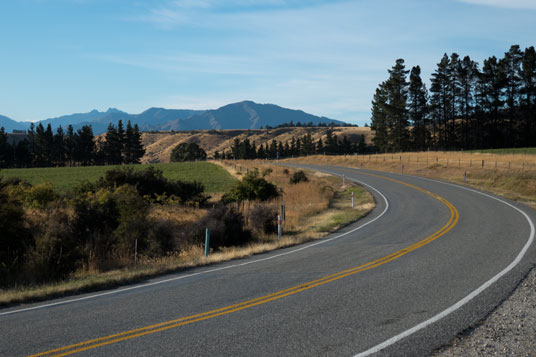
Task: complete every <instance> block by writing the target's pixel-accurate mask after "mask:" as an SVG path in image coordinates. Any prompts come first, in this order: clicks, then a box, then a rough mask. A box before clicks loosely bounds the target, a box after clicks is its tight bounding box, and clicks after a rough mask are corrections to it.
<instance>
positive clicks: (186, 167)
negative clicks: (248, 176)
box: [0, 162, 236, 193]
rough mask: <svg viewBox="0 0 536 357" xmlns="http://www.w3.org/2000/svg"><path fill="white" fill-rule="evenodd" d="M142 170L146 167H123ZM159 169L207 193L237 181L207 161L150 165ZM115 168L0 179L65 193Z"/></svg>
mask: <svg viewBox="0 0 536 357" xmlns="http://www.w3.org/2000/svg"><path fill="white" fill-rule="evenodd" d="M125 166H131V167H133V168H134V169H135V170H141V169H144V168H146V167H147V166H148V165H125ZM150 166H154V167H156V168H157V169H159V170H162V172H163V175H164V177H166V178H168V179H173V180H181V181H199V182H201V183H202V184H203V185H204V186H205V190H206V192H209V193H216V192H227V191H229V189H230V188H231V186H232V185H233V184H234V182H235V181H236V180H235V179H234V178H233V177H232V176H231V175H230V174H229V173H228V172H227V171H225V170H224V169H223V168H222V167H220V166H218V165H214V164H212V163H209V162H180V163H159V164H152V165H150ZM116 167H118V166H85V167H81V166H80V167H44V168H30V169H6V170H0V177H2V176H3V177H5V178H8V177H19V178H21V179H23V180H25V181H28V182H29V183H31V184H32V185H36V184H40V183H42V182H50V183H52V184H53V185H54V187H55V188H56V189H57V190H59V191H67V190H69V189H70V188H72V187H74V186H76V185H78V184H79V183H81V182H84V181H90V182H93V181H96V180H97V179H98V178H99V177H102V176H104V174H105V173H106V171H108V170H110V169H113V168H116Z"/></svg>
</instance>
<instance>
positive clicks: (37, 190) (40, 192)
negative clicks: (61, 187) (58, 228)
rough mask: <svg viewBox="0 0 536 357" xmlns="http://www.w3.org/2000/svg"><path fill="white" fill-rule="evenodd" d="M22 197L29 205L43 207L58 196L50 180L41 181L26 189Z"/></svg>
mask: <svg viewBox="0 0 536 357" xmlns="http://www.w3.org/2000/svg"><path fill="white" fill-rule="evenodd" d="M24 198H25V201H26V204H27V205H28V206H29V207H31V208H41V209H43V208H45V207H46V206H47V205H48V204H49V203H51V202H54V201H56V200H58V199H59V198H60V196H59V195H58V194H57V193H56V192H55V191H54V186H53V185H52V184H51V183H50V182H43V183H41V184H39V185H35V186H32V187H30V188H28V189H26V190H25V192H24Z"/></svg>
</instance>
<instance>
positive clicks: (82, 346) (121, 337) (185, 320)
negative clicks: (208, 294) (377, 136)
mask: <svg viewBox="0 0 536 357" xmlns="http://www.w3.org/2000/svg"><path fill="white" fill-rule="evenodd" d="M360 173H361V174H365V175H369V176H375V177H379V178H382V179H386V180H389V181H393V182H396V183H399V184H402V185H405V186H408V187H411V188H413V189H416V190H418V191H421V192H423V193H425V194H427V195H429V196H431V197H433V198H435V199H437V200H439V201H440V202H441V203H443V204H444V205H445V206H446V207H447V208H448V209H449V211H450V218H449V220H448V222H447V223H446V224H445V225H444V226H443V227H441V228H440V229H439V230H438V231H437V232H435V233H434V234H432V235H431V236H429V237H427V238H425V239H423V240H421V241H419V242H416V243H414V244H412V245H410V246H408V247H406V248H403V249H400V250H397V251H396V252H393V253H391V254H389V255H386V256H384V257H382V258H379V259H376V260H373V261H370V262H368V263H365V264H362V265H359V266H357V267H354V268H350V269H347V270H343V271H340V272H338V273H335V274H331V275H328V276H325V277H323V278H320V279H316V280H312V281H309V282H306V283H303V284H300V285H296V286H293V287H291V288H288V289H285V290H281V291H278V292H275V293H272V294H268V295H265V296H261V297H258V298H255V299H252V300H247V301H243V302H241V303H237V304H233V305H229V306H226V307H222V308H219V309H215V310H211V311H207V312H204V313H200V314H196V315H191V316H186V317H181V318H178V319H174V320H170V321H165V322H161V323H157V324H154V325H149V326H146V327H141V328H137V329H133V330H129V331H124V332H120V333H117V334H113V335H109V336H105V337H100V338H96V339H92V340H88V341H84V342H80V343H76V344H72V345H69V346H65V347H60V348H56V349H53V350H49V351H46V352H42V353H38V354H34V355H30V356H29V357H37V356H67V355H71V354H74V353H79V352H83V351H87V350H91V349H94V348H98V347H101V346H106V345H110V344H113V343H118V342H121V341H126V340H130V339H133V338H137V337H142V336H145V335H149V334H153V333H157V332H161V331H165V330H168V329H172V328H176V327H180V326H184V325H188V324H191V323H195V322H198V321H203V320H207V319H211V318H215V317H218V316H223V315H227V314H230V313H233V312H236V311H240V310H244V309H248V308H251V307H254V306H257V305H261V304H265V303H268V302H271V301H275V300H279V299H282V298H284V297H286V296H290V295H294V294H297V293H300V292H302V291H306V290H309V289H312V288H315V287H318V286H321V285H324V284H328V283H330V282H333V281H336V280H339V279H342V278H345V277H348V276H351V275H354V274H357V273H359V272H362V271H366V270H369V269H372V268H375V267H378V266H380V265H383V264H386V263H388V262H390V261H393V260H395V259H398V258H400V257H402V256H403V255H405V254H408V253H410V252H412V251H414V250H416V249H418V248H420V247H422V246H424V245H426V244H428V243H430V242H432V241H434V240H435V239H437V238H439V237H441V236H443V235H444V234H446V233H447V232H449V231H450V230H451V229H452V228H453V227H455V226H456V224H457V223H458V220H459V213H458V210H457V209H456V207H454V205H452V204H451V203H450V202H449V201H447V200H446V199H444V198H443V197H441V196H439V195H437V194H435V193H432V192H430V191H428V190H425V189H423V188H420V187H417V186H414V185H411V184H408V183H405V182H402V181H399V180H395V179H392V178H389V177H385V176H380V175H375V174H369V173H363V172H360Z"/></svg>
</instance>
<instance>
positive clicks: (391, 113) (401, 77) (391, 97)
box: [386, 59, 409, 151]
mask: <svg viewBox="0 0 536 357" xmlns="http://www.w3.org/2000/svg"><path fill="white" fill-rule="evenodd" d="M408 73H409V71H406V68H405V66H404V60H403V59H397V60H396V63H395V65H394V66H393V67H392V68H391V69H390V70H389V79H388V80H387V85H386V89H387V98H388V105H387V106H386V112H387V117H388V122H390V123H392V128H391V130H390V131H389V138H390V142H391V145H392V149H393V150H394V151H404V150H407V149H408V148H409V130H408V127H409V122H408V111H407V96H408V95H407V93H408V84H409V83H408V82H407V81H406V75H407V74H408Z"/></svg>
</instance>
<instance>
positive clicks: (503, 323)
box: [432, 268, 536, 357]
mask: <svg viewBox="0 0 536 357" xmlns="http://www.w3.org/2000/svg"><path fill="white" fill-rule="evenodd" d="M432 355H433V356H464V357H465V356H529V357H536V268H533V269H532V270H531V271H530V273H529V274H528V275H527V277H526V278H525V279H524V280H523V281H522V282H521V283H520V284H519V286H518V287H517V288H516V289H515V290H514V292H513V293H512V295H510V296H509V297H508V298H507V299H506V300H505V301H504V302H503V303H502V304H501V305H499V306H498V307H497V308H496V309H495V310H494V311H493V312H492V313H491V314H490V315H488V317H487V318H486V319H485V320H483V321H481V322H480V323H478V324H477V325H476V326H474V327H472V328H470V329H467V330H466V331H464V332H462V333H460V334H459V335H458V336H456V337H455V338H454V339H453V340H452V341H451V342H450V344H449V345H447V346H444V347H442V348H441V349H439V350H437V351H436V352H435V353H433V354H432Z"/></svg>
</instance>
